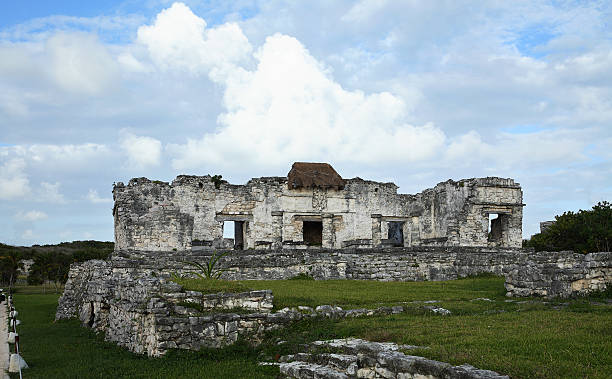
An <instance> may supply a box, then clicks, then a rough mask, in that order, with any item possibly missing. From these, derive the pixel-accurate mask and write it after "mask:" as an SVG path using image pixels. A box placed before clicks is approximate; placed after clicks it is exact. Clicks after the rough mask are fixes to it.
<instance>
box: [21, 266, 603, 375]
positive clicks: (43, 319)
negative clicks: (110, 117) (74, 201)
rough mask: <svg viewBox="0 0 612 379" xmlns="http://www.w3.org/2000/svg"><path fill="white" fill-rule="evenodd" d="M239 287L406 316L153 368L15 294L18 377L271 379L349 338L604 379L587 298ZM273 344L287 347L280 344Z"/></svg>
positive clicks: (288, 284)
mask: <svg viewBox="0 0 612 379" xmlns="http://www.w3.org/2000/svg"><path fill="white" fill-rule="evenodd" d="M240 284H241V285H243V286H245V287H248V288H253V289H264V288H265V289H272V290H273V291H274V295H275V299H274V301H275V308H283V307H285V306H297V305H310V306H315V305H321V304H335V305H340V306H342V307H343V308H345V309H349V308H357V307H365V308H376V307H378V306H381V305H396V304H402V305H404V306H405V307H406V308H407V310H406V312H404V313H401V314H397V315H391V316H381V317H365V318H357V319H346V320H340V321H333V320H325V319H314V320H308V321H303V322H299V323H296V324H294V325H293V326H291V327H289V328H286V329H283V330H277V331H274V332H272V333H270V334H269V335H268V336H267V337H266V339H265V341H264V343H263V344H262V345H261V346H259V347H256V348H254V347H250V346H248V345H247V344H246V343H239V344H237V345H235V346H233V347H229V348H226V349H222V350H206V351H201V352H185V351H172V352H170V353H169V354H168V355H167V356H165V357H163V358H156V359H151V358H146V357H142V356H137V355H134V354H131V353H129V352H127V351H125V350H124V349H122V348H119V347H116V346H114V345H113V344H110V343H106V342H104V341H103V339H102V338H101V337H100V336H96V335H95V334H93V333H92V332H91V331H90V330H88V329H86V328H81V327H80V326H79V324H78V322H76V321H75V320H70V321H63V322H57V323H53V322H52V320H53V316H54V313H55V306H56V301H57V298H58V295H50V294H47V295H36V294H29V295H25V294H20V293H19V292H18V293H17V294H16V295H15V303H16V306H17V309H18V310H19V311H20V313H19V315H20V319H21V320H22V325H20V330H19V331H20V336H21V340H22V352H23V356H24V358H25V359H26V361H27V362H28V364H29V365H30V366H31V368H30V369H28V371H26V377H28V378H56V377H57V378H60V377H61V378H71V377H74V378H77V377H127V378H162V377H163V378H191V377H194V378H195V377H204V378H213V377H214V378H257V377H269V378H275V377H277V376H278V369H276V368H274V367H261V366H257V362H258V360H261V359H263V358H267V359H275V358H277V357H278V356H280V355H282V354H287V353H292V352H297V351H300V349H301V348H300V345H301V344H303V343H307V342H310V341H313V340H316V339H328V338H341V337H349V336H354V337H361V338H365V339H369V340H374V341H393V342H396V343H401V344H411V345H419V346H427V347H429V349H421V350H418V351H411V352H410V354H417V355H422V356H425V357H428V358H431V359H436V360H440V361H445V362H449V363H451V364H455V365H458V364H463V363H469V364H471V365H474V366H476V367H479V368H483V369H490V370H495V371H498V372H500V373H503V374H507V375H510V376H512V377H513V378H578V377H580V378H582V377H588V378H610V373H611V372H612V305H597V304H593V303H592V302H591V301H590V300H591V299H588V298H585V299H575V300H563V301H555V302H550V303H544V302H542V301H541V300H538V299H534V300H530V299H527V301H526V302H525V301H523V300H524V299H516V300H519V301H513V302H506V301H505V300H506V298H505V297H504V292H505V291H504V288H503V279H500V278H495V277H484V278H469V279H463V280H456V281H448V282H417V283H415V282H412V283H399V282H373V281H312V280H286V281H244V282H240ZM198 290H200V289H198ZM476 298H488V299H491V300H492V301H484V300H477V301H474V299H476ZM425 300H438V301H439V302H438V303H435V304H432V305H436V306H442V307H444V308H447V309H450V310H451V311H452V315H450V316H440V315H435V314H433V313H431V312H428V311H426V310H423V306H424V305H426V304H423V301H425ZM600 303H601V302H600ZM279 340H283V341H287V342H286V343H284V344H280V345H279V344H277V342H278V341H279Z"/></svg>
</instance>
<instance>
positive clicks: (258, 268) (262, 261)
mask: <svg viewBox="0 0 612 379" xmlns="http://www.w3.org/2000/svg"><path fill="white" fill-rule="evenodd" d="M219 253H220V252H219ZM212 254H213V252H212V251H210V250H209V251H195V252H194V251H185V252H171V253H169V252H157V251H148V252H142V251H116V252H114V253H113V256H112V261H113V265H114V266H115V267H117V268H119V267H120V268H123V269H125V270H131V269H137V270H142V269H145V270H151V271H153V272H156V273H158V274H160V275H161V274H164V273H165V274H170V273H173V272H174V273H187V272H189V271H192V269H191V268H190V267H188V266H186V265H185V262H187V261H193V262H199V263H206V262H208V260H209V259H210V257H211V256H212ZM529 254H532V253H525V252H524V251H523V250H519V249H502V248H457V247H419V248H385V249H383V248H381V249H341V250H340V249H338V250H331V249H320V250H266V251H262V250H244V251H228V255H226V256H224V257H223V258H222V259H221V260H220V261H219V268H223V269H226V270H227V271H226V272H225V273H224V274H223V276H222V277H223V278H224V279H230V280H249V279H255V280H278V279H289V278H292V277H294V276H296V275H299V274H308V275H310V276H312V277H314V278H315V279H320V280H324V279H359V280H382V281H422V280H452V279H457V278H460V277H465V276H468V275H477V274H481V273H493V274H497V275H503V274H505V273H507V272H508V270H509V269H510V267H511V266H513V265H515V264H517V263H519V262H521V261H525V260H527V259H528V258H529Z"/></svg>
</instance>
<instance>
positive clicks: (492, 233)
mask: <svg viewBox="0 0 612 379" xmlns="http://www.w3.org/2000/svg"><path fill="white" fill-rule="evenodd" d="M487 232H488V233H487V240H488V241H489V242H500V241H501V240H502V215H501V214H499V213H489V229H488V231H487Z"/></svg>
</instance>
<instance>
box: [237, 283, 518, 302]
mask: <svg viewBox="0 0 612 379" xmlns="http://www.w3.org/2000/svg"><path fill="white" fill-rule="evenodd" d="M241 283H243V284H244V285H245V286H247V287H250V288H253V289H271V290H272V293H273V294H274V307H275V308H277V309H282V308H284V307H296V306H298V305H307V306H311V307H313V306H317V305H321V304H332V305H337V306H340V307H342V308H344V309H350V308H377V307H380V306H384V305H397V304H401V303H405V302H411V301H425V300H452V301H465V300H471V299H475V298H479V297H488V298H491V299H503V298H504V296H505V293H506V292H505V289H504V279H503V278H499V277H488V278H470V279H462V280H452V281H445V282H376V281H369V280H316V281H313V280H249V281H242V282H241Z"/></svg>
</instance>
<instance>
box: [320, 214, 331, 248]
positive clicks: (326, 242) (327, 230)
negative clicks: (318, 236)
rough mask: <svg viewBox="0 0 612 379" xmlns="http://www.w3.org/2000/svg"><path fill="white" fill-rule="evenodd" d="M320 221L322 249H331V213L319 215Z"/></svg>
mask: <svg viewBox="0 0 612 379" xmlns="http://www.w3.org/2000/svg"><path fill="white" fill-rule="evenodd" d="M321 221H322V223H323V236H322V237H323V240H322V241H321V242H322V247H323V248H325V249H331V248H332V247H334V225H333V221H334V215H333V214H332V213H324V214H323V215H321Z"/></svg>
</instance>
